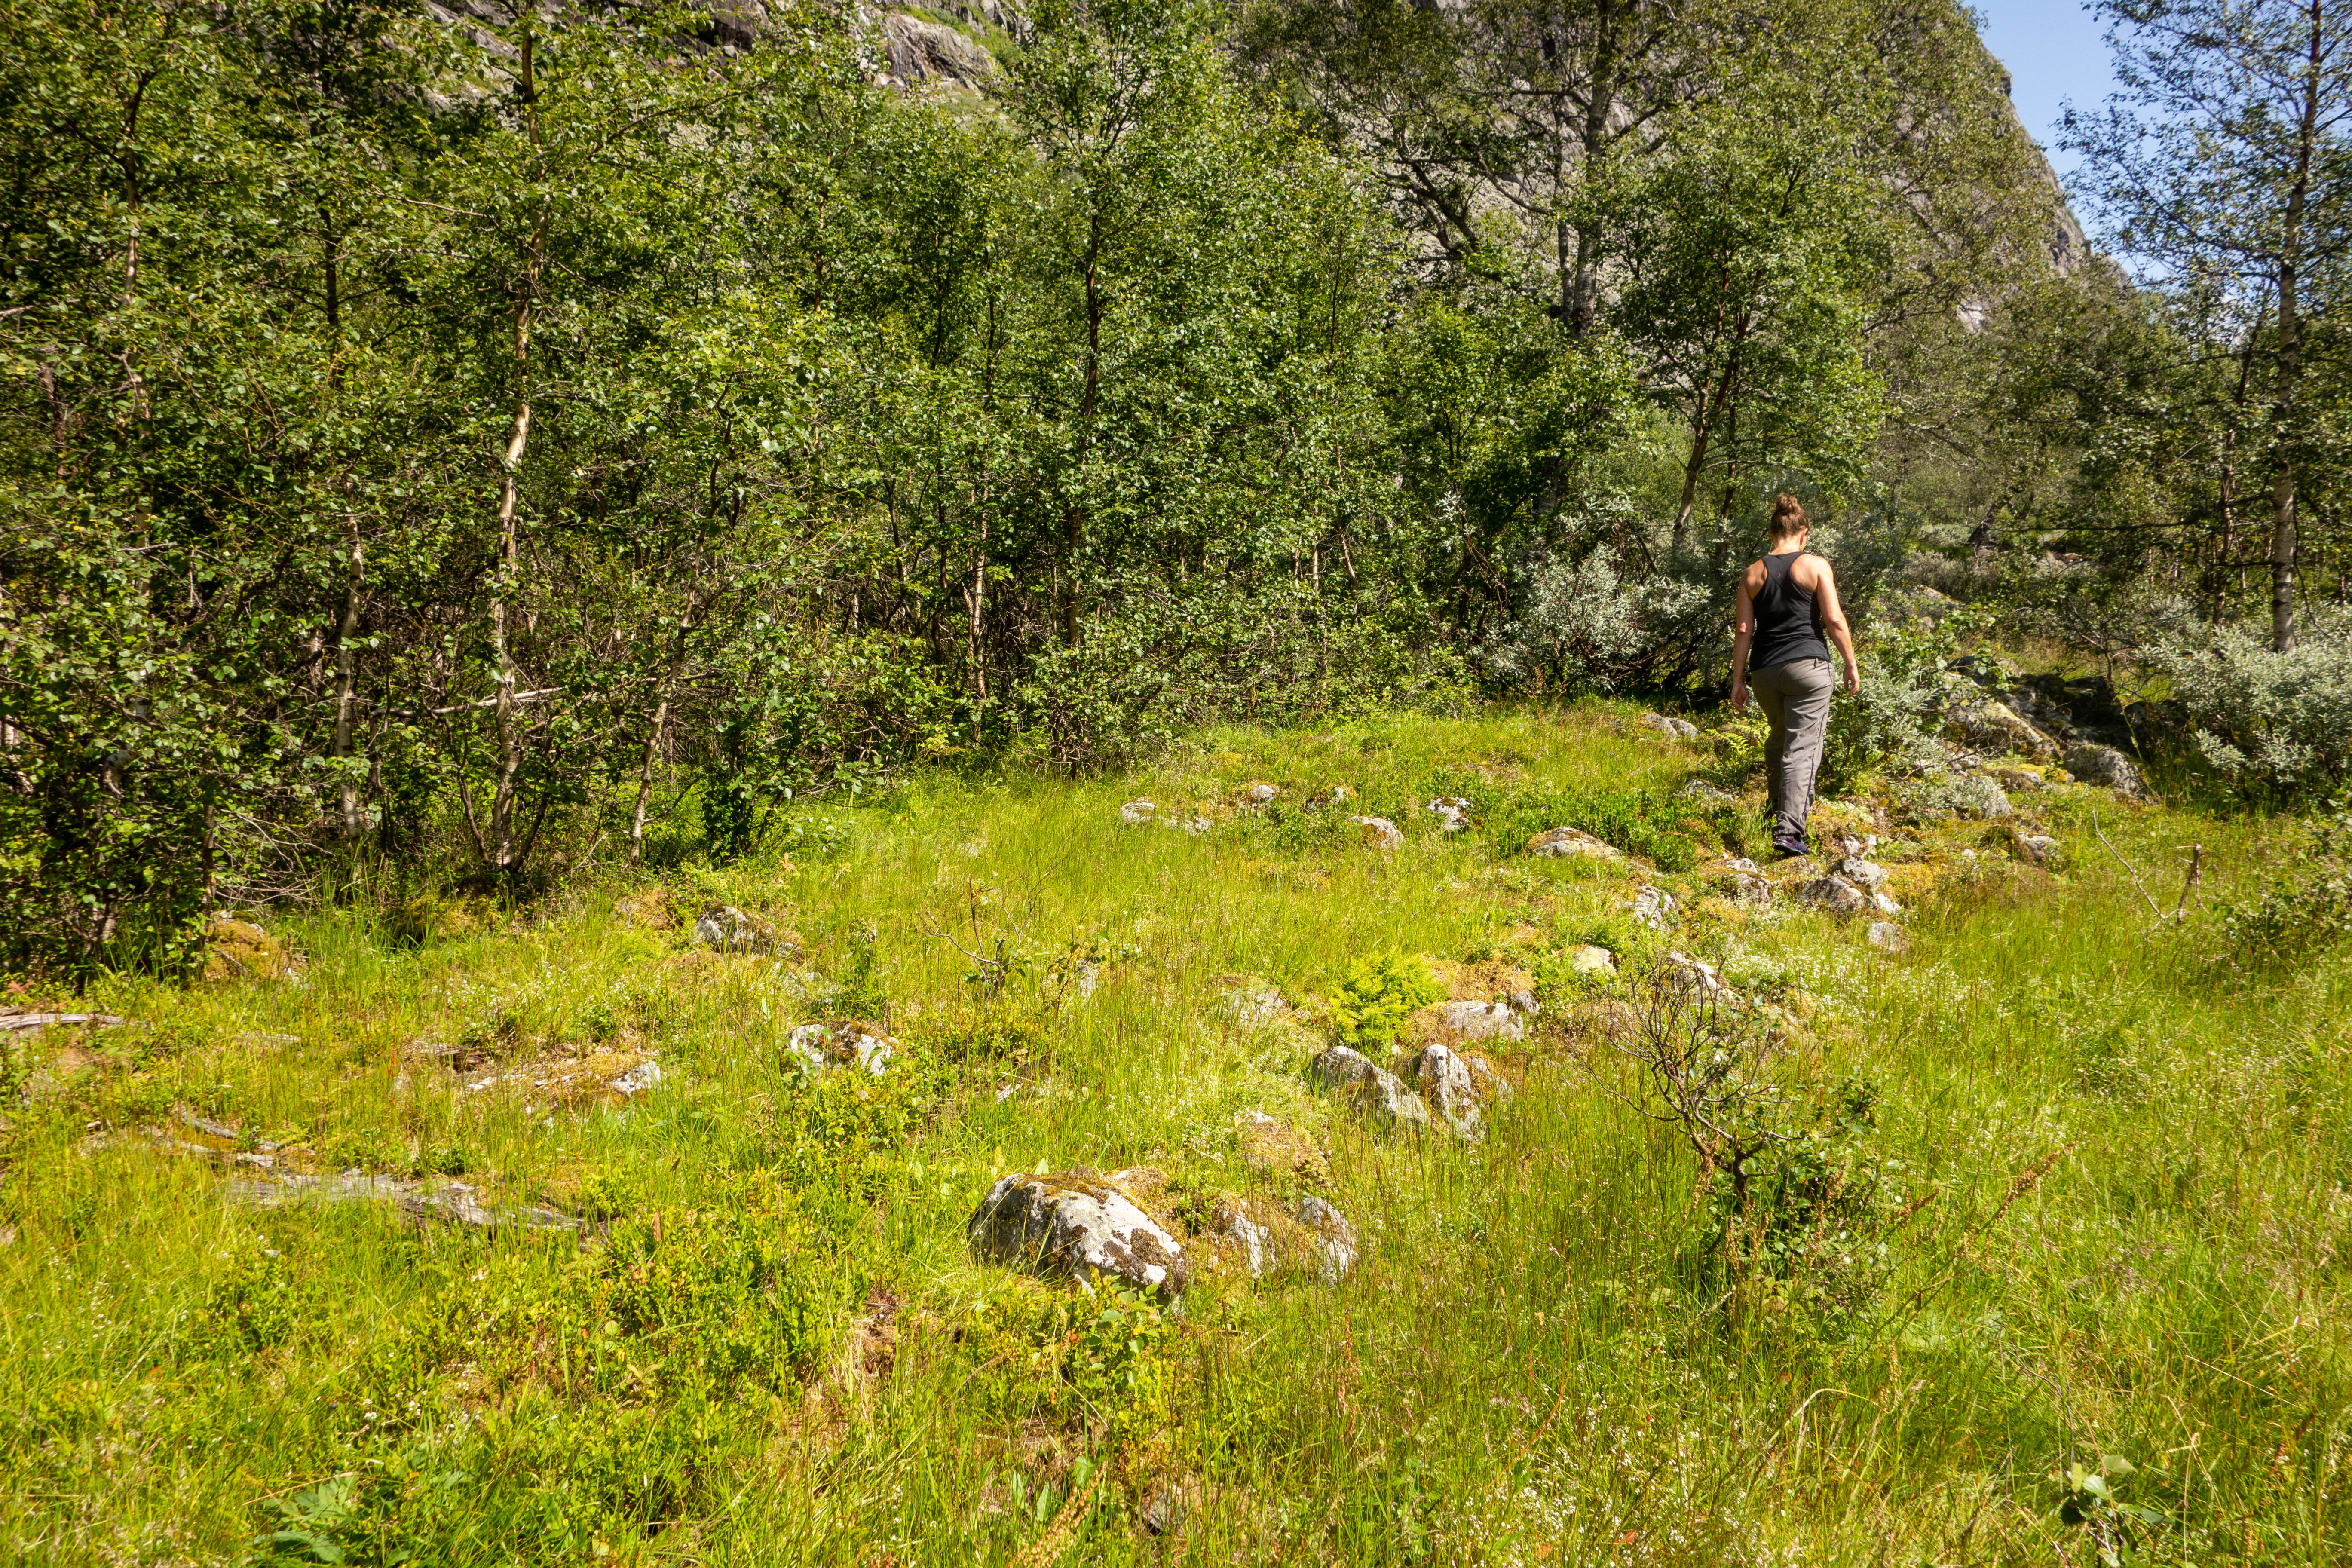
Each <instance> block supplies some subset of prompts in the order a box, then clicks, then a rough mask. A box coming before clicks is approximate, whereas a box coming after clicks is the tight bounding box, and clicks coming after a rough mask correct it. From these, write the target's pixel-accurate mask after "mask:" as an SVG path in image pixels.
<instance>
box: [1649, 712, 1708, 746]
mask: <svg viewBox="0 0 2352 1568" xmlns="http://www.w3.org/2000/svg"><path fill="white" fill-rule="evenodd" d="M1634 722H1636V723H1638V724H1640V725H1641V726H1642V728H1643V729H1645V730H1654V731H1657V732H1658V733H1659V734H1661V735H1664V736H1665V737H1666V738H1667V739H1668V740H1670V741H1696V740H1697V739H1698V726H1697V725H1696V724H1694V723H1692V722H1691V721H1689V720H1687V719H1676V718H1673V717H1671V716H1669V715H1667V714H1664V713H1644V714H1643V715H1642V716H1641V718H1639V719H1637V720H1635V721H1634Z"/></svg>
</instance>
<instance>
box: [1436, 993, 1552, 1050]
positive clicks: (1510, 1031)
mask: <svg viewBox="0 0 2352 1568" xmlns="http://www.w3.org/2000/svg"><path fill="white" fill-rule="evenodd" d="M1534 1001H1535V998H1534V997H1532V996H1530V997H1528V1002H1529V1004H1530V1005H1532V1004H1533V1003H1534ZM1437 1016H1438V1020H1439V1022H1441V1023H1442V1024H1444V1026H1445V1028H1446V1030H1447V1031H1448V1032H1449V1033H1451V1034H1452V1035H1453V1036H1454V1037H1455V1038H1456V1039H1463V1040H1496V1039H1500V1040H1523V1039H1526V1038H1527V1037H1528V1026H1527V1023H1526V1021H1525V1020H1523V1019H1522V1018H1521V1017H1520V1016H1518V1014H1517V1013H1516V1012H1514V1011H1512V1009H1511V1006H1510V1005H1509V1004H1508V1003H1504V1002H1446V1003H1443V1004H1441V1005H1439V1008H1438V1015H1437Z"/></svg>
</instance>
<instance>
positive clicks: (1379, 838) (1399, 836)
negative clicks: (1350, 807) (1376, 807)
mask: <svg viewBox="0 0 2352 1568" xmlns="http://www.w3.org/2000/svg"><path fill="white" fill-rule="evenodd" d="M1348 820H1349V822H1351V823H1353V824H1354V825H1355V826H1356V830H1357V832H1359V833H1360V834H1361V835H1362V836H1363V840H1364V843H1365V844H1366V845H1368V846H1369V847H1371V848H1374V849H1402V847H1404V834H1403V832H1402V830H1400V829H1399V828H1398V826H1397V825H1396V824H1395V823H1393V822H1391V821H1390V820H1389V819H1388V818H1387V817H1385V816H1351V817H1349V818H1348Z"/></svg>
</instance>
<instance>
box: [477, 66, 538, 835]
mask: <svg viewBox="0 0 2352 1568" xmlns="http://www.w3.org/2000/svg"><path fill="white" fill-rule="evenodd" d="M532 63H533V62H532V58H531V30H530V26H528V25H526V26H524V28H523V34H522V61H521V71H520V87H521V89H522V99H523V105H524V109H525V111H526V112H527V114H528V115H529V117H530V140H531V143H532V145H533V146H534V147H535V146H537V145H538V142H539V106H538V89H537V84H536V82H535V80H534V78H533V75H532ZM546 248H547V213H546V211H545V209H544V207H542V208H541V213H540V216H539V220H538V222H537V223H536V224H534V225H533V226H532V228H531V234H530V239H529V240H528V241H527V242H526V246H525V249H524V253H523V258H522V260H523V267H522V276H521V277H520V279H518V280H517V286H516V289H515V310H514V351H513V352H514V374H515V401H514V419H513V422H512V423H511V424H510V425H509V427H508V430H507V445H506V451H505V453H504V455H503V456H502V457H501V458H500V460H499V520H498V521H499V568H498V575H497V577H496V579H495V585H494V587H493V589H492V592H491V598H490V651H491V655H492V657H493V658H496V659H497V661H498V668H499V690H498V702H497V725H498V742H499V776H498V785H497V788H496V789H495V791H494V792H493V793H492V795H491V797H490V835H489V840H490V842H489V849H490V865H491V868H492V869H494V870H497V871H499V872H501V873H503V872H509V871H512V870H513V869H514V868H515V866H516V854H515V836H514V807H515V778H516V776H517V775H518V774H519V773H521V771H522V727H521V719H520V715H519V714H518V713H517V711H516V708H515V661H514V647H513V638H512V630H513V628H512V626H511V624H510V618H511V616H512V615H513V609H514V606H513V598H514V591H515V574H516V564H517V558H518V551H517V547H516V543H517V542H516V523H517V514H518V513H519V511H520V502H521V485H520V470H521V467H522V455H523V448H524V447H525V446H526V445H527V444H528V443H529V441H530V414H531V397H530V325H531V307H532V304H533V303H534V301H535V300H536V299H537V297H538V294H539V277H540V271H541V267H542V265H543V264H544V261H545V254H546Z"/></svg>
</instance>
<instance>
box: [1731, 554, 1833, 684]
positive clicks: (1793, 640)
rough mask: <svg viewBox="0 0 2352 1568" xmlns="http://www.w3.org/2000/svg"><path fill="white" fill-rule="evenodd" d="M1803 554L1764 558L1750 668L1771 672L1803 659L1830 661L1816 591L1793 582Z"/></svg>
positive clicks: (1757, 597)
mask: <svg viewBox="0 0 2352 1568" xmlns="http://www.w3.org/2000/svg"><path fill="white" fill-rule="evenodd" d="M1800 553H1801V552H1797V551H1793V550H1792V551H1790V552H1789V553H1787V554H1785V555H1767V556H1766V557H1764V587H1763V591H1762V592H1760V593H1759V594H1758V595H1756V639H1755V641H1753V642H1752V643H1750V644H1748V668H1750V669H1769V668H1772V667H1773V666H1774V665H1776V664H1794V663H1796V662H1797V661H1798V660H1799V659H1804V658H1818V659H1821V660H1823V661H1824V662H1826V661H1827V660H1828V658H1829V657H1830V645H1829V644H1828V643H1827V642H1825V641H1823V640H1822V607H1821V605H1820V604H1819V603H1817V602H1816V601H1815V600H1814V598H1813V591H1812V590H1811V588H1808V587H1806V586H1804V585H1803V584H1800V583H1797V582H1794V581H1792V580H1790V576H1789V568H1790V567H1791V566H1793V565H1795V564H1796V562H1797V556H1798V555H1799V554H1800Z"/></svg>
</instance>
